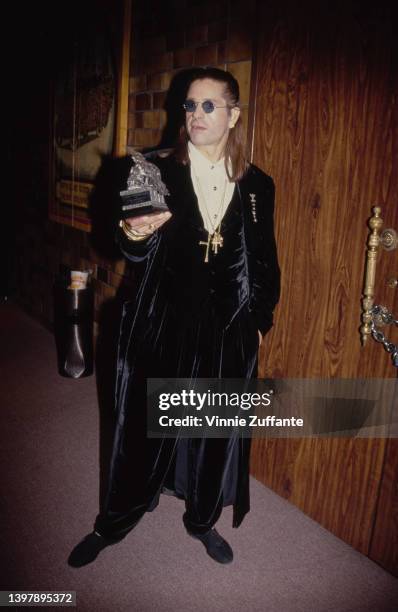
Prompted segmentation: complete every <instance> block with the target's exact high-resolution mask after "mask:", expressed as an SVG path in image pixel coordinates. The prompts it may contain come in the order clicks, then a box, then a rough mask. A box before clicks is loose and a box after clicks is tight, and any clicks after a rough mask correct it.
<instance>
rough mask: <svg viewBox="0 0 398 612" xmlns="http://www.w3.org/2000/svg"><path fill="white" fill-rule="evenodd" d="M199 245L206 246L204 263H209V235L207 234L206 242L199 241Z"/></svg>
mask: <svg viewBox="0 0 398 612" xmlns="http://www.w3.org/2000/svg"><path fill="white" fill-rule="evenodd" d="M199 244H200V245H206V254H205V263H208V262H209V247H210V234H209V233H207V241H206V240H201V241H200V242H199Z"/></svg>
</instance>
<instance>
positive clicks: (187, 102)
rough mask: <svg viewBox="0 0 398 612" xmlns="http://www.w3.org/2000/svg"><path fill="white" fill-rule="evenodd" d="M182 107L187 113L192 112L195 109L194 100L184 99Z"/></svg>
mask: <svg viewBox="0 0 398 612" xmlns="http://www.w3.org/2000/svg"><path fill="white" fill-rule="evenodd" d="M183 107H184V108H185V110H186V111H187V113H193V112H194V111H195V109H196V102H194V101H193V100H185V102H184V104H183Z"/></svg>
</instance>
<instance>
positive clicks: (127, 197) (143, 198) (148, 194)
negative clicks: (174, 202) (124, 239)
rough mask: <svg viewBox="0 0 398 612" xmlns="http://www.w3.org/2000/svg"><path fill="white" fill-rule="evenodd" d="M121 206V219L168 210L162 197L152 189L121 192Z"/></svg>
mask: <svg viewBox="0 0 398 612" xmlns="http://www.w3.org/2000/svg"><path fill="white" fill-rule="evenodd" d="M120 196H121V199H122V206H121V211H120V218H121V219H128V218H131V217H141V216H142V215H150V214H154V213H159V212H167V211H168V210H169V208H168V206H167V204H166V202H165V200H164V197H163V196H162V195H160V194H159V193H157V192H155V191H154V190H153V189H142V188H136V189H130V190H128V191H121V192H120Z"/></svg>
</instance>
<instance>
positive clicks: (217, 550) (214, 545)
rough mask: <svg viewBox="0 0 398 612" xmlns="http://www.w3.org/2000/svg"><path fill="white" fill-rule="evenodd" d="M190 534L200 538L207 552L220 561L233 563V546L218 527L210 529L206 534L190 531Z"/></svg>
mask: <svg viewBox="0 0 398 612" xmlns="http://www.w3.org/2000/svg"><path fill="white" fill-rule="evenodd" d="M188 533H189V535H190V536H191V537H193V538H195V539H197V540H200V541H201V542H202V544H203V545H204V546H205V548H206V551H207V554H208V555H210V557H211V558H212V559H214V560H215V561H218V563H231V561H232V559H233V558H234V553H233V552H232V548H231V547H230V545H229V544H228V542H227V541H226V540H224V538H222V537H221V536H220V534H219V533H218V531H216V529H210V531H207V532H206V533H204V534H196V533H191V532H190V531H188Z"/></svg>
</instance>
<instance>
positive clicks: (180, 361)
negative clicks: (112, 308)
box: [95, 156, 280, 536]
mask: <svg viewBox="0 0 398 612" xmlns="http://www.w3.org/2000/svg"><path fill="white" fill-rule="evenodd" d="M152 161H154V163H156V164H157V165H158V167H159V168H160V170H161V174H162V179H163V181H164V183H165V184H166V185H167V187H168V189H169V192H170V196H168V197H167V198H166V200H167V204H168V206H169V209H170V211H171V212H172V214H173V216H172V217H171V219H170V220H169V221H167V222H166V223H165V224H164V225H163V226H162V227H161V228H160V229H159V230H158V231H156V232H155V233H154V234H153V235H152V236H151V237H150V238H149V239H148V240H147V241H143V242H133V241H129V240H128V239H127V238H126V237H125V236H124V234H123V233H122V232H121V231H120V233H119V236H118V239H119V242H120V246H121V249H122V251H123V252H124V254H125V256H126V257H127V258H128V259H129V260H131V261H133V262H144V265H145V273H144V277H143V281H142V284H141V286H140V289H139V291H138V294H137V297H136V299H135V300H134V301H133V302H128V303H126V304H125V307H124V312H123V319H122V323H121V332H120V338H119V355H118V366H117V367H118V370H117V386H116V411H117V419H118V420H117V428H116V434H115V440H114V448H113V456H112V463H111V470H110V480H109V489H108V495H107V499H106V503H105V506H104V508H103V510H102V511H101V513H100V514H99V515H98V517H97V520H96V525H95V528H96V530H97V531H98V532H99V533H102V534H103V535H105V536H119V535H124V534H126V533H127V532H128V531H129V530H130V529H131V528H132V527H134V525H135V524H136V523H137V522H138V520H139V519H140V518H141V517H142V515H143V514H144V513H145V511H147V510H153V508H154V507H156V505H157V503H158V499H159V494H160V492H161V491H164V487H167V488H168V489H171V490H172V491H174V493H175V494H176V495H177V496H179V497H181V498H184V499H185V500H186V512H185V514H184V523H185V525H186V527H187V528H188V529H189V530H191V531H196V532H197V533H203V532H205V531H207V530H208V529H209V528H211V527H212V526H213V525H214V523H215V521H216V520H217V518H218V517H219V515H220V513H221V511H222V507H223V506H225V505H228V504H233V510H234V512H233V526H234V527H238V526H239V525H240V523H241V522H242V520H243V518H244V516H245V514H246V513H247V512H248V510H249V454H250V439H243V438H241V437H239V436H238V437H237V438H236V439H195V440H193V439H190V440H174V439H166V438H164V439H147V438H146V433H145V431H146V419H145V413H146V407H145V406H146V396H145V393H146V391H145V378H146V377H159V378H161V377H169V378H196V377H201V378H218V377H225V378H252V377H256V376H257V351H258V345H259V338H258V332H257V330H260V331H261V333H262V334H263V335H264V334H265V333H266V332H267V331H268V330H269V329H270V328H271V326H272V321H273V310H274V307H275V305H276V303H277V301H278V299H279V287H280V282H279V278H280V273H279V266H278V261H277V253H276V246H275V239H274V226H273V209H274V184H273V181H272V179H271V178H270V177H269V176H267V175H266V174H264V173H263V172H262V171H261V170H259V169H258V168H257V167H255V166H254V165H251V166H250V168H249V170H248V172H247V173H246V175H245V176H244V178H243V179H242V180H241V181H239V183H237V184H236V186H235V190H234V194H233V197H232V200H231V202H230V204H229V206H228V208H227V211H226V213H225V216H224V218H223V221H222V226H221V233H222V236H223V239H224V243H223V247H222V248H221V249H220V250H219V251H218V254H217V255H215V254H213V253H212V252H210V257H209V262H208V263H205V262H204V256H205V247H204V246H203V245H199V242H200V241H205V240H206V239H207V232H206V230H205V229H204V227H203V221H202V218H201V214H200V211H199V208H198V202H197V198H196V195H195V192H194V189H193V186H192V181H191V176H190V168H189V166H185V165H183V164H180V163H179V162H177V161H176V160H175V158H174V156H169V157H167V158H157V159H155V160H152Z"/></svg>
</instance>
